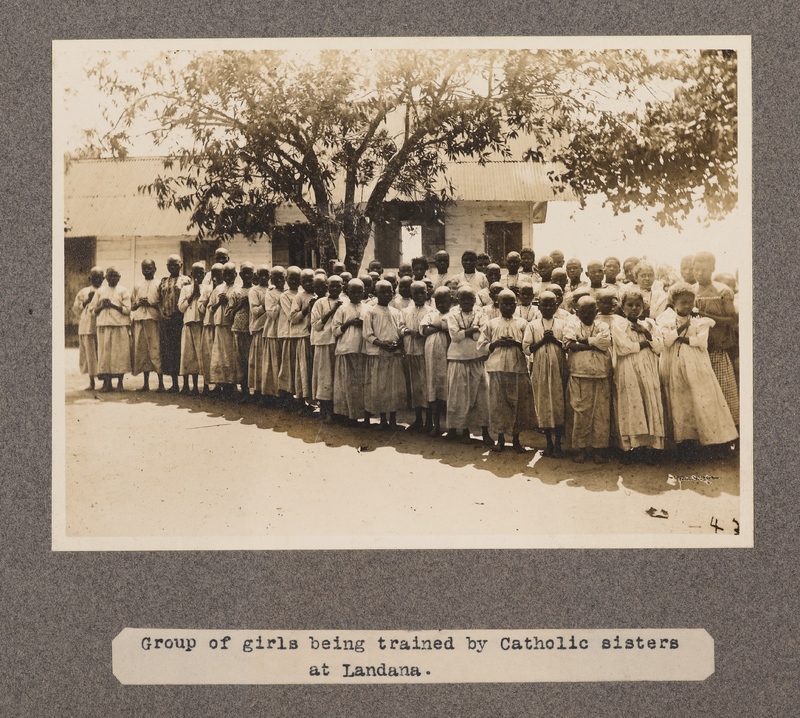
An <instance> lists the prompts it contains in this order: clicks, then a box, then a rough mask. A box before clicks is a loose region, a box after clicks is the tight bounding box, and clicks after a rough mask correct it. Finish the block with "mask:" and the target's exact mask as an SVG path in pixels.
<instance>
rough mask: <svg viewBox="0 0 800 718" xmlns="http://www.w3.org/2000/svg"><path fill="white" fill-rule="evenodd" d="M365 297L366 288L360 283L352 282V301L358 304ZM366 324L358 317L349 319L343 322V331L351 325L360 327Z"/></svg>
mask: <svg viewBox="0 0 800 718" xmlns="http://www.w3.org/2000/svg"><path fill="white" fill-rule="evenodd" d="M363 298H364V288H363V287H362V286H360V285H358V284H355V283H351V285H350V303H351V304H358V303H359V302H360V301H361V300H362V299H363ZM362 326H364V321H363V320H362V319H360V318H358V317H354V318H353V319H348V320H346V321H344V322H342V331H344V330H345V329H349V328H350V327H358V328H359V329H360V328H361V327H362Z"/></svg>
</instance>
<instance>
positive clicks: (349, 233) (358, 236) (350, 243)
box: [343, 215, 372, 277]
mask: <svg viewBox="0 0 800 718" xmlns="http://www.w3.org/2000/svg"><path fill="white" fill-rule="evenodd" d="M343 232H344V244H345V255H344V264H345V266H346V267H347V271H348V272H350V274H352V275H353V276H354V277H355V276H356V275H357V274H358V270H359V268H360V267H361V262H362V261H363V259H364V250H365V249H366V248H367V242H369V235H370V233H371V232H372V225H371V224H370V222H369V221H368V220H367V218H366V217H364V216H363V215H362V216H360V217H359V218H358V220H357V221H356V222H354V223H346V224H345V227H343Z"/></svg>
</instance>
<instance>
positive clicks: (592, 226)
mask: <svg viewBox="0 0 800 718" xmlns="http://www.w3.org/2000/svg"><path fill="white" fill-rule="evenodd" d="M134 47H135V49H133V50H131V51H129V52H127V53H126V56H125V57H124V58H123V59H119V56H118V55H117V53H114V57H115V58H117V59H115V62H117V63H118V66H119V72H120V73H122V74H123V75H124V76H126V77H129V78H131V79H134V78H135V77H136V68H138V67H141V66H142V65H143V64H144V63H146V62H148V61H150V60H152V59H154V58H155V57H156V56H157V55H158V54H159V52H160V50H161V49H162V48H161V47H158V46H154V45H153V44H152V43H148V44H147V45H146V46H144V47H136V46H134ZM312 52H313V51H312ZM101 54H102V53H101V52H99V51H98V49H97V48H96V47H93V46H92V45H91V44H89V45H87V44H81V43H74V44H73V43H70V44H65V43H61V44H59V46H57V47H56V49H55V50H54V92H55V93H56V94H55V96H54V148H55V149H56V156H57V157H58V156H60V155H61V154H62V153H63V152H65V151H74V150H75V149H77V148H78V147H80V146H81V145H83V144H84V142H85V138H84V135H83V132H84V130H86V129H89V128H102V127H104V120H103V108H106V109H110V108H109V107H108V99H107V97H105V96H104V95H103V94H102V93H100V92H99V91H98V90H97V88H96V87H95V83H94V81H93V80H90V79H88V78H87V77H86V69H87V68H88V67H91V66H92V65H93V64H94V63H95V62H96V61H97V60H98V59H99V58H100V57H101ZM147 129H148V128H147V127H146V126H144V125H141V126H136V127H134V128H132V129H131V134H132V136H133V141H132V143H131V148H130V156H131V157H142V156H160V155H164V154H166V153H167V152H168V151H169V150H170V149H171V147H170V146H169V145H162V146H160V147H159V146H155V145H153V143H152V142H151V141H149V139H148V138H147V136H146V130H147ZM59 148H60V149H59ZM743 154H744V153H743ZM747 156H748V158H749V154H748V155H747ZM740 179H746V178H744V177H742V178H740ZM749 188H750V185H749V182H742V183H741V187H740V191H742V196H746V197H747V198H748V199H747V202H748V203H749ZM601 204H602V201H601V198H599V197H591V198H589V200H588V202H587V206H586V208H584V209H581V208H580V206H579V205H578V204H577V203H572V202H551V203H550V204H549V206H548V212H547V221H546V222H545V223H544V224H539V225H536V226H535V227H534V235H533V236H534V248H535V250H536V252H537V254H538V255H540V254H542V253H546V252H549V251H550V250H552V249H556V248H558V249H561V250H562V251H563V252H564V253H565V255H567V257H572V256H575V257H578V258H580V259H581V260H582V261H583V263H584V266H586V263H587V262H588V261H589V260H592V259H599V260H601V261H602V259H604V258H605V257H606V256H609V255H615V256H617V257H619V258H620V259H622V260H624V259H625V258H626V257H628V256H632V255H634V256H647V257H648V258H649V259H650V260H651V261H654V262H655V263H656V264H661V263H667V264H670V265H672V266H673V267H677V266H678V264H679V262H680V258H681V257H682V256H684V255H686V254H692V253H694V252H697V251H699V250H701V249H703V250H709V251H711V252H713V253H714V254H715V255H716V256H717V270H718V271H721V272H723V271H724V272H731V273H734V272H735V271H736V270H737V269H744V268H746V267H748V268H749V264H750V234H751V232H750V226H749V222H750V211H749V204H747V205H745V206H744V207H743V206H742V201H741V198H740V203H739V207H737V209H736V210H734V212H733V213H731V214H730V215H729V216H728V217H727V218H726V219H725V220H723V221H716V222H712V223H711V224H710V225H709V226H705V225H703V224H700V223H698V222H697V221H696V220H695V219H692V218H690V219H689V220H687V221H686V222H685V223H684V224H683V225H682V228H681V231H678V230H676V229H673V228H662V227H660V226H659V225H658V223H657V222H655V221H654V220H653V219H652V218H651V217H650V216H649V215H648V212H647V210H640V211H636V210H634V211H632V212H630V213H628V214H621V215H619V216H617V217H615V216H614V215H613V212H612V211H611V210H610V209H608V208H603V207H602V206H601ZM639 221H641V222H642V223H643V225H644V226H643V229H642V232H641V234H638V233H637V232H636V231H635V229H634V228H635V226H636V224H637V222H639ZM747 275H749V271H748V272H747Z"/></svg>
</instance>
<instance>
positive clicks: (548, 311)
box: [531, 297, 561, 354]
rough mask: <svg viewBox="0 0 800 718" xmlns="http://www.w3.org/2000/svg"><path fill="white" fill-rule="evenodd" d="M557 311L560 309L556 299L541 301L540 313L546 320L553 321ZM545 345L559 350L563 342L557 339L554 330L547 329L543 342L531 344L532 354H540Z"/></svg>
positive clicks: (547, 298) (548, 298) (546, 298)
mask: <svg viewBox="0 0 800 718" xmlns="http://www.w3.org/2000/svg"><path fill="white" fill-rule="evenodd" d="M556 309H558V305H557V304H556V299H555V297H545V298H543V299H540V300H539V311H540V312H541V313H542V316H543V317H544V318H545V319H547V320H550V319H552V318H553V317H554V316H555V313H556ZM545 344H555V345H556V346H558V347H559V348H560V347H561V340H560V339H556V336H555V334H553V330H552V329H545V330H544V337H543V338H542V340H541V341H539V342H535V343H534V344H531V354H535V353H536V352H538V351H539V349H541V348H542V347H543V346H544V345H545Z"/></svg>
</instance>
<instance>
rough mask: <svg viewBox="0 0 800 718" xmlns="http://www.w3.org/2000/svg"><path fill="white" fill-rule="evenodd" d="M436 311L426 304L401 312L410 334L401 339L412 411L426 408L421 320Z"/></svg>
mask: <svg viewBox="0 0 800 718" xmlns="http://www.w3.org/2000/svg"><path fill="white" fill-rule="evenodd" d="M435 311H436V310H435V309H433V308H432V307H430V306H429V305H427V304H423V305H422V306H421V307H418V306H416V305H411V306H410V307H408V308H407V309H404V310H403V311H402V322H403V326H404V327H405V328H406V330H408V331H410V332H412V333H411V334H408V335H407V336H405V337H403V350H404V352H405V364H406V375H407V377H408V399H409V406H410V407H411V408H412V409H417V408H420V407H424V406H428V374H427V371H426V367H425V337H424V336H422V320H423V319H425V317H426V316H427V315H428V314H430V313H431V312H435Z"/></svg>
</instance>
